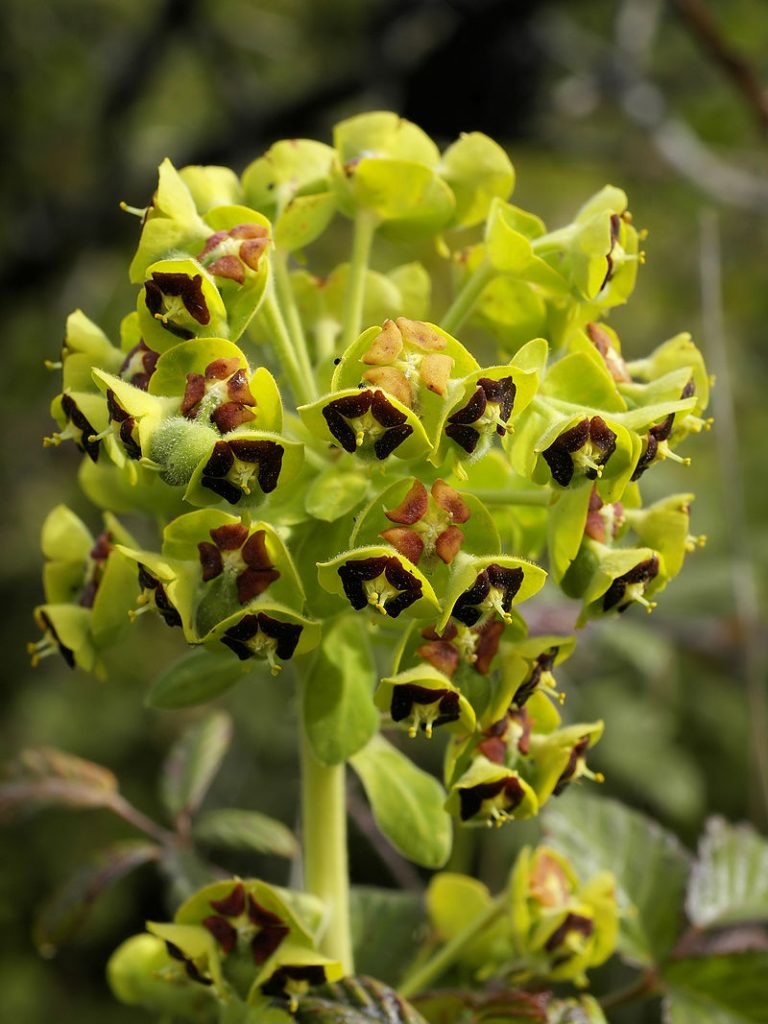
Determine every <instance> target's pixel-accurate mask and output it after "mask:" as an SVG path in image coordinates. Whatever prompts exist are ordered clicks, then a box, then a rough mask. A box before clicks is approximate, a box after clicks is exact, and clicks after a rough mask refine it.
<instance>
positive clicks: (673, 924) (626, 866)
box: [544, 789, 690, 965]
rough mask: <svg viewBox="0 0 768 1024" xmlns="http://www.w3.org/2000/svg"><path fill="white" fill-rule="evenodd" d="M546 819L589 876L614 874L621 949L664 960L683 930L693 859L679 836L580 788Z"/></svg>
mask: <svg viewBox="0 0 768 1024" xmlns="http://www.w3.org/2000/svg"><path fill="white" fill-rule="evenodd" d="M544 827H545V830H546V832H547V833H549V836H550V840H551V842H552V844H553V846H555V847H556V848H557V849H558V850H560V851H562V852H563V853H564V854H565V855H566V856H567V857H568V858H569V859H570V860H571V862H572V863H573V865H574V867H575V869H576V871H577V873H578V875H579V876H580V877H581V878H582V879H583V880H584V881H586V880H587V879H589V878H590V877H591V876H592V875H594V874H596V873H597V872H598V871H611V872H612V873H613V874H614V876H615V878H616V895H617V898H618V901H619V908H620V910H621V914H622V916H621V926H620V932H619V943H618V949H619V952H620V953H622V954H623V955H624V956H625V957H626V958H627V959H628V960H630V961H632V962H634V963H638V964H643V965H650V964H654V963H659V962H660V961H661V960H663V959H664V957H665V955H666V954H667V953H668V952H669V951H670V949H671V948H672V947H673V946H674V945H675V942H676V941H677V938H678V935H679V933H680V927H681V924H682V921H683V898H684V893H685V886H686V882H687V878H688V872H689V864H690V857H689V855H688V853H687V852H686V851H685V850H684V849H683V847H682V846H681V845H680V843H679V842H678V840H677V839H676V838H675V836H674V835H673V834H672V833H671V832H667V831H666V830H665V829H663V828H662V827H661V826H660V825H659V824H658V823H657V822H655V821H652V820H651V819H650V818H647V817H645V815H643V814H640V813H639V812H638V811H633V810H630V809H629V808H628V807H624V806H623V805H622V804H620V803H618V802H617V801H615V800H608V799H606V798H605V797H601V796H591V795H587V794H585V793H582V792H579V791H578V790H574V789H571V790H569V791H568V792H566V793H565V794H564V795H563V796H562V797H561V798H560V799H559V800H558V801H557V802H556V803H555V802H554V801H553V802H551V803H550V804H549V805H548V807H547V809H546V811H545V812H544Z"/></svg>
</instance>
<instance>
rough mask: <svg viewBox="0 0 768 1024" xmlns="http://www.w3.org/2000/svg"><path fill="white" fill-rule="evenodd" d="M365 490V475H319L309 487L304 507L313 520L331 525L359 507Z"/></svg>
mask: <svg viewBox="0 0 768 1024" xmlns="http://www.w3.org/2000/svg"><path fill="white" fill-rule="evenodd" d="M367 490H368V477H367V476H366V475H365V473H362V472H354V471H351V472H341V471H337V472H336V473H321V474H320V475H319V476H317V477H316V478H315V480H314V481H313V482H312V484H311V486H310V487H309V490H308V491H307V495H306V498H305V500H304V507H305V508H306V510H307V512H308V513H309V514H310V515H311V516H312V517H313V518H315V519H322V520H323V522H326V523H333V522H335V521H336V520H337V519H339V518H340V517H341V516H343V515H346V514H347V512H351V511H352V509H353V508H354V507H355V506H356V505H359V504H360V502H361V501H362V500H363V498H364V497H365V495H366V492H367Z"/></svg>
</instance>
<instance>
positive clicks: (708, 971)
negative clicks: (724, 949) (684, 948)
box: [664, 952, 768, 1024]
mask: <svg viewBox="0 0 768 1024" xmlns="http://www.w3.org/2000/svg"><path fill="white" fill-rule="evenodd" d="M664 981H665V982H666V983H667V985H668V986H669V993H668V995H667V998H666V1000H665V1008H664V1009H665V1014H664V1020H665V1024H765V1019H766V1017H765V1013H766V1006H768V953H766V952H750V953H731V954H729V955H726V956H702V957H690V958H688V959H685V960H676V961H673V962H672V963H671V964H670V965H669V966H668V967H667V968H666V970H665V971H664Z"/></svg>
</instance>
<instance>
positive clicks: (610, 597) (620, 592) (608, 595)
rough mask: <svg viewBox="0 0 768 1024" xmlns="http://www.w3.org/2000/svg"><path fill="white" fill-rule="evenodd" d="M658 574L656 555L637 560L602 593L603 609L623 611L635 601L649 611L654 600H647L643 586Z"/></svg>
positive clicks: (654, 603) (653, 605)
mask: <svg viewBox="0 0 768 1024" xmlns="http://www.w3.org/2000/svg"><path fill="white" fill-rule="evenodd" d="M658 574H659V559H658V557H657V556H656V555H653V556H651V558H646V559H645V560H644V561H642V562H638V564H637V565H636V566H634V567H633V568H632V569H630V570H629V572H625V573H624V575H623V576H618V577H617V578H616V579H615V580H614V581H613V583H611V585H610V587H608V589H607V590H606V592H605V594H604V595H603V611H604V612H608V611H611V610H612V609H615V610H616V611H618V612H625V611H626V610H627V608H629V606H630V605H631V604H632V603H633V602H636V603H637V604H640V605H642V606H643V608H645V610H646V611H648V612H650V611H652V610H653V609H654V608H655V607H656V602H655V601H649V600H648V599H647V598H646V597H645V588H646V587H647V586H648V584H649V583H650V582H651V581H652V580H653V579H655V578H656V576H658Z"/></svg>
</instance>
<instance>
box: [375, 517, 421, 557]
mask: <svg viewBox="0 0 768 1024" xmlns="http://www.w3.org/2000/svg"><path fill="white" fill-rule="evenodd" d="M379 536H380V537H383V538H384V540H385V541H386V542H387V543H388V544H391V545H392V547H393V548H395V549H396V550H397V551H399V552H400V554H401V555H403V556H404V557H405V558H407V559H408V560H409V561H410V562H413V563H414V564H417V563H418V561H419V559H420V558H421V556H422V554H423V553H424V541H423V540H422V539H421V537H420V536H419V535H418V533H414V531H413V530H409V529H408V528H407V527H404V526H392V527H390V528H389V529H388V530H383V531H382V532H381V533H380V534H379Z"/></svg>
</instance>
